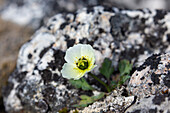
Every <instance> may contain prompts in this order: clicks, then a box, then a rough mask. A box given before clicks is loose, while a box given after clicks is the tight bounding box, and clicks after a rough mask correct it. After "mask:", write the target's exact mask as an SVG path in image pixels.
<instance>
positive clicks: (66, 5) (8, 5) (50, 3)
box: [0, 0, 170, 29]
mask: <svg viewBox="0 0 170 113" xmlns="http://www.w3.org/2000/svg"><path fill="white" fill-rule="evenodd" d="M1 1H2V0H1ZM2 3H4V4H5V5H2V7H0V15H1V16H2V18H3V19H5V20H8V21H12V22H14V23H17V24H19V25H22V26H29V27H32V28H34V29H37V28H39V27H40V26H41V25H42V24H43V22H44V21H46V20H47V19H48V18H49V17H51V16H53V15H54V14H56V13H61V12H62V13H64V12H65V13H68V12H72V13H73V12H75V11H76V10H78V9H81V8H84V7H87V6H96V5H101V6H103V5H104V6H107V7H113V6H114V7H119V8H128V9H139V8H149V9H167V10H168V9H169V3H170V2H169V1H165V0H156V1H151V0H150V1H147V2H146V1H145V0H141V1H140V2H139V1H138V0H105V1H102V0H57V1H56V0H29V1H28V0H12V1H11V0H6V1H3V2H2Z"/></svg>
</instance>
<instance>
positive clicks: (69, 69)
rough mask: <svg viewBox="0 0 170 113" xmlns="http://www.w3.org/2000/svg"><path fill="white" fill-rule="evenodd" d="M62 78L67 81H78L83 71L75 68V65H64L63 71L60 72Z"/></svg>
mask: <svg viewBox="0 0 170 113" xmlns="http://www.w3.org/2000/svg"><path fill="white" fill-rule="evenodd" d="M61 73H62V76H63V77H64V78H67V79H71V78H73V79H75V80H77V79H79V78H81V77H82V76H84V74H85V71H81V70H80V69H78V68H77V67H76V65H75V64H71V63H65V64H64V66H63V69H62V70H61Z"/></svg>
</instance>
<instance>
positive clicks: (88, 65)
mask: <svg viewBox="0 0 170 113" xmlns="http://www.w3.org/2000/svg"><path fill="white" fill-rule="evenodd" d="M65 60H66V63H65V64H64V65H63V68H62V70H61V73H62V76H63V77H64V78H67V79H70V80H69V82H70V84H72V85H73V86H74V87H75V88H78V89H82V90H84V91H89V90H96V89H95V88H93V87H92V86H91V85H90V84H89V83H88V82H87V81H86V80H85V79H84V78H83V76H84V75H85V74H87V73H88V75H90V76H91V77H92V78H93V79H95V80H96V81H98V82H99V83H100V84H101V85H103V86H104V87H105V88H106V90H107V93H110V92H111V91H113V90H114V89H115V88H119V87H120V86H121V85H123V84H124V83H125V82H126V81H127V80H128V79H129V78H130V76H129V74H130V71H131V70H132V64H130V62H129V61H128V60H121V61H120V62H119V67H118V70H119V73H120V74H119V77H118V79H116V80H115V79H113V76H114V74H113V73H114V68H113V65H112V61H111V60H110V59H109V58H105V59H104V61H103V63H102V66H101V67H100V69H99V71H100V73H101V75H103V76H104V77H105V78H106V80H107V82H104V81H102V80H101V79H100V78H98V77H97V76H95V75H93V74H92V73H91V72H90V71H91V70H93V69H94V68H95V67H96V66H97V65H95V54H94V50H93V48H92V47H91V46H90V45H88V44H77V45H75V46H73V47H70V48H69V49H68V50H67V51H66V56H65ZM99 92H100V94H99V95H97V96H96V95H95V96H87V95H81V96H80V102H79V103H78V104H75V105H73V107H86V106H88V105H89V104H92V103H93V102H95V101H97V100H99V99H101V98H103V96H104V95H106V93H104V92H101V91H99Z"/></svg>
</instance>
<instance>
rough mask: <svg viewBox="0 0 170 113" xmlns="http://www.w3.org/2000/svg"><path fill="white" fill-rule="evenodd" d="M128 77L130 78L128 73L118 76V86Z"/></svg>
mask: <svg viewBox="0 0 170 113" xmlns="http://www.w3.org/2000/svg"><path fill="white" fill-rule="evenodd" d="M129 78H130V76H129V75H124V76H120V80H119V83H118V85H119V86H120V85H122V84H124V83H125V82H126V80H128V79H129Z"/></svg>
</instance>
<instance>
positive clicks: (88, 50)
mask: <svg viewBox="0 0 170 113" xmlns="http://www.w3.org/2000/svg"><path fill="white" fill-rule="evenodd" d="M81 55H82V56H85V57H87V59H89V60H92V59H93V61H94V62H95V55H94V49H93V48H92V46H91V45H89V44H84V45H83V46H82V47H81Z"/></svg>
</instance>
